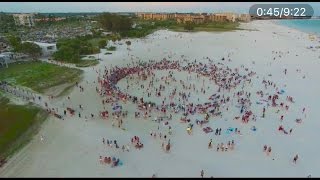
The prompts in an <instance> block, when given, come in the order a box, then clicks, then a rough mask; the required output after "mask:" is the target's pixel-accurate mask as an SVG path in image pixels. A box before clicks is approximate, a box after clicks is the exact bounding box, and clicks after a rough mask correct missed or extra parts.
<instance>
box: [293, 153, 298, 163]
mask: <svg viewBox="0 0 320 180" xmlns="http://www.w3.org/2000/svg"><path fill="white" fill-rule="evenodd" d="M297 160H298V154H297V155H296V156H294V158H293V162H294V163H295V164H296V162H297Z"/></svg>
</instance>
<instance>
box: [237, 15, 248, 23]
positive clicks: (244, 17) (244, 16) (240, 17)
mask: <svg viewBox="0 0 320 180" xmlns="http://www.w3.org/2000/svg"><path fill="white" fill-rule="evenodd" d="M238 21H242V22H249V21H251V16H250V14H239V16H238Z"/></svg>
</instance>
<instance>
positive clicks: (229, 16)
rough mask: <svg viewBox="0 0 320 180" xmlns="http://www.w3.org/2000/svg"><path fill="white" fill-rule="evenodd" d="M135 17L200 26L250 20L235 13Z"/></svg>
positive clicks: (155, 14) (148, 14)
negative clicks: (207, 23) (210, 23)
mask: <svg viewBox="0 0 320 180" xmlns="http://www.w3.org/2000/svg"><path fill="white" fill-rule="evenodd" d="M137 16H138V17H139V18H141V19H144V20H176V21H177V22H178V23H186V22H193V23H195V24H201V23H206V22H224V21H230V22H235V21H236V20H240V21H245V22H248V21H250V20H251V18H250V15H249V14H241V15H239V16H238V15H237V14H236V13H231V12H226V13H216V14H208V13H197V14H195V13H171V14H169V13H137Z"/></svg>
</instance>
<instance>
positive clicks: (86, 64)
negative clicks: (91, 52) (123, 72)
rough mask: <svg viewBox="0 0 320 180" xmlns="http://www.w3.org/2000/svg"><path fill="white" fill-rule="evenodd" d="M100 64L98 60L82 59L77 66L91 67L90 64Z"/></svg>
mask: <svg viewBox="0 0 320 180" xmlns="http://www.w3.org/2000/svg"><path fill="white" fill-rule="evenodd" d="M97 64H99V61H98V60H81V61H79V63H77V64H76V67H89V66H95V65H97Z"/></svg>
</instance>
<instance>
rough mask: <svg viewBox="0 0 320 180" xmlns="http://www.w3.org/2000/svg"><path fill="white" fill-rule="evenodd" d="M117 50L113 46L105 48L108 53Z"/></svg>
mask: <svg viewBox="0 0 320 180" xmlns="http://www.w3.org/2000/svg"><path fill="white" fill-rule="evenodd" d="M116 49H117V48H116V47H115V46H110V47H108V48H107V50H108V51H115V50H116Z"/></svg>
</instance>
